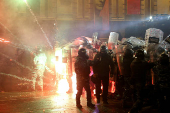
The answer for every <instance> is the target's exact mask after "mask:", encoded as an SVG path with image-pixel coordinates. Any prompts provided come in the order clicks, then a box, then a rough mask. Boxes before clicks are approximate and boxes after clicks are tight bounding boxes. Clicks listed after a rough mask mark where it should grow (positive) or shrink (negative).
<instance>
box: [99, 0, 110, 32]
mask: <svg viewBox="0 0 170 113" xmlns="http://www.w3.org/2000/svg"><path fill="white" fill-rule="evenodd" d="M100 17H102V26H103V27H102V29H103V30H109V29H110V27H109V0H106V1H105V4H104V7H103V9H102V10H101V12H100Z"/></svg>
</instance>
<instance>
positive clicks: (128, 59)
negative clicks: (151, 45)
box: [122, 49, 134, 108]
mask: <svg viewBox="0 0 170 113" xmlns="http://www.w3.org/2000/svg"><path fill="white" fill-rule="evenodd" d="M133 54H134V52H133V50H131V49H126V50H125V52H124V56H123V71H122V72H123V78H124V92H123V101H122V106H123V108H124V107H126V106H127V99H128V98H129V97H130V96H131V92H130V77H131V69H130V64H131V63H132V61H133V60H134V58H133Z"/></svg>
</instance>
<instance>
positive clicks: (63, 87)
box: [57, 79, 69, 93]
mask: <svg viewBox="0 0 170 113" xmlns="http://www.w3.org/2000/svg"><path fill="white" fill-rule="evenodd" d="M68 90H69V84H68V82H67V79H61V80H60V81H59V83H58V91H57V93H66V92H67V91H68Z"/></svg>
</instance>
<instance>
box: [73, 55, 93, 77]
mask: <svg viewBox="0 0 170 113" xmlns="http://www.w3.org/2000/svg"><path fill="white" fill-rule="evenodd" d="M75 72H76V75H77V80H89V74H90V66H89V64H88V59H87V58H83V57H81V56H77V57H76V62H75Z"/></svg>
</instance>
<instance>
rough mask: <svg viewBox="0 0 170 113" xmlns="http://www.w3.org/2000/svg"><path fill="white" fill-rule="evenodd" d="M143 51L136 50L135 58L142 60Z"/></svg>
mask: <svg viewBox="0 0 170 113" xmlns="http://www.w3.org/2000/svg"><path fill="white" fill-rule="evenodd" d="M144 56H145V55H144V51H143V50H142V49H138V50H137V52H136V57H137V58H140V59H144Z"/></svg>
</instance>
